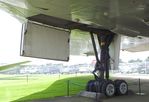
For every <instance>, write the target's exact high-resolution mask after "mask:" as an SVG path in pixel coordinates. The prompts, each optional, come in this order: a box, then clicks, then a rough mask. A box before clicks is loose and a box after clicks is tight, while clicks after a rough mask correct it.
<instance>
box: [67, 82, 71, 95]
mask: <svg viewBox="0 0 149 102" xmlns="http://www.w3.org/2000/svg"><path fill="white" fill-rule="evenodd" d="M69 84H70V81H69V80H67V96H69Z"/></svg>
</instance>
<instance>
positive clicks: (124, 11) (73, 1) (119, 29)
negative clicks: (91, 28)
mask: <svg viewBox="0 0 149 102" xmlns="http://www.w3.org/2000/svg"><path fill="white" fill-rule="evenodd" d="M61 2H62V3H61ZM0 7H1V8H2V9H4V10H6V11H7V12H9V13H11V14H13V15H14V16H15V17H17V18H19V19H20V20H21V21H25V20H26V18H27V17H31V16H34V15H38V14H44V15H47V16H54V17H59V18H63V19H67V20H72V21H77V22H81V23H86V24H89V25H96V26H98V27H102V28H104V29H108V30H111V31H112V32H115V33H117V34H123V35H128V36H146V37H148V36H149V24H148V22H149V13H148V12H149V1H148V0H38V1H37V0H0Z"/></svg>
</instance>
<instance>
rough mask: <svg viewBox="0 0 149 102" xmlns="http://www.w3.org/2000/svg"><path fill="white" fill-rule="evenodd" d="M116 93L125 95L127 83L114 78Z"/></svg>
mask: <svg viewBox="0 0 149 102" xmlns="http://www.w3.org/2000/svg"><path fill="white" fill-rule="evenodd" d="M115 87H116V95H125V94H127V92H128V84H127V82H126V81H124V80H115Z"/></svg>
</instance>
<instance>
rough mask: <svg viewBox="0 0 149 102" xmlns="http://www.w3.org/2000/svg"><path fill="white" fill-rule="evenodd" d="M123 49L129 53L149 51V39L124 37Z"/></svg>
mask: <svg viewBox="0 0 149 102" xmlns="http://www.w3.org/2000/svg"><path fill="white" fill-rule="evenodd" d="M121 39H122V41H121V49H122V50H126V51H129V52H140V51H149V38H147V37H141V36H140V37H128V36H122V38H121Z"/></svg>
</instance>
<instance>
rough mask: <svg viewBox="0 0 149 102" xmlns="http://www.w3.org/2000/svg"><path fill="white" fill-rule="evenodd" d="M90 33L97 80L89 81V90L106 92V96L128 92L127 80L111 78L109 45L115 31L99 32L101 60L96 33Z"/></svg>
mask: <svg viewBox="0 0 149 102" xmlns="http://www.w3.org/2000/svg"><path fill="white" fill-rule="evenodd" d="M90 34H91V40H92V44H93V48H94V52H95V57H96V65H95V69H94V71H93V74H94V77H95V80H92V81H89V82H88V85H87V86H88V87H87V90H88V89H92V90H89V91H92V92H100V93H104V94H105V95H106V96H109V97H111V96H113V95H114V94H115V92H116V93H118V94H121V95H122V94H126V93H127V89H128V86H127V83H126V82H125V81H122V80H121V81H115V82H113V81H112V80H109V69H110V55H109V45H110V44H111V42H112V40H113V38H114V33H112V32H109V31H105V32H103V34H97V38H98V43H99V46H100V49H101V52H100V60H99V57H98V52H97V48H96V43H95V39H94V34H93V33H90ZM89 87H92V88H89ZM115 87H116V88H115ZM117 87H118V88H117Z"/></svg>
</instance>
